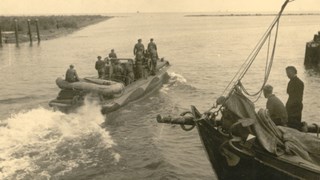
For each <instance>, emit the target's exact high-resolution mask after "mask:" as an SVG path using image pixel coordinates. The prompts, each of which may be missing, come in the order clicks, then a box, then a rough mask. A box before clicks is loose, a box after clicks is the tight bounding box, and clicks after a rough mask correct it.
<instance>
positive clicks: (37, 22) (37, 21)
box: [36, 19, 40, 44]
mask: <svg viewBox="0 0 320 180" xmlns="http://www.w3.org/2000/svg"><path fill="white" fill-rule="evenodd" d="M36 27H37V37H38V44H40V32H39V20H38V19H36Z"/></svg>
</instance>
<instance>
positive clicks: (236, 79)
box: [222, 0, 294, 96]
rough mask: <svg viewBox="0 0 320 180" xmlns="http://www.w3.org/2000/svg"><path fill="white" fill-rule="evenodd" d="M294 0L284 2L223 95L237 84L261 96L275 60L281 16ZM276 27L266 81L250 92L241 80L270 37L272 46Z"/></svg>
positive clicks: (231, 90)
mask: <svg viewBox="0 0 320 180" xmlns="http://www.w3.org/2000/svg"><path fill="white" fill-rule="evenodd" d="M292 1H294V0H286V1H285V2H284V4H283V5H282V7H281V9H280V11H279V13H278V14H277V16H276V17H275V19H274V20H273V21H272V23H271V25H270V26H269V27H268V29H267V31H266V32H265V33H264V34H263V36H262V37H261V39H260V40H259V41H258V43H257V45H256V46H255V48H254V49H253V50H252V52H251V53H250V55H249V56H248V57H247V59H246V61H245V62H244V63H243V64H242V66H241V67H240V68H239V70H238V72H237V73H236V74H235V76H234V77H233V78H232V80H231V81H230V83H229V84H228V85H227V87H226V88H225V90H224V91H223V93H222V95H224V94H225V93H226V91H227V89H228V88H229V87H230V86H231V85H232V84H233V85H232V88H231V89H230V91H229V93H231V92H233V90H234V89H235V87H236V86H239V87H240V88H241V90H243V92H244V93H245V94H246V95H248V96H257V95H259V96H260V94H261V92H262V89H263V87H264V85H265V84H266V82H267V80H268V77H269V75H270V72H271V67H272V62H273V59H274V55H275V48H276V43H277V37H278V28H279V20H280V17H281V15H282V13H283V11H284V9H285V7H286V6H287V4H288V3H289V2H292ZM275 27H276V33H275V35H274V43H273V47H272V51H271V55H270V58H269V56H268V57H267V63H266V69H265V78H264V82H263V83H262V86H261V88H260V89H259V90H258V92H256V93H252V94H250V93H249V92H248V91H247V90H246V89H245V87H244V86H243V85H242V84H241V80H242V78H243V77H244V76H245V75H246V73H247V71H248V70H249V69H250V67H251V65H252V63H253V62H254V60H255V58H256V57H257V55H258V54H259V52H260V50H261V49H262V47H263V45H264V44H265V43H266V42H267V40H268V39H269V40H268V42H269V43H268V46H270V39H271V34H272V30H274V28H275ZM268 55H269V49H268Z"/></svg>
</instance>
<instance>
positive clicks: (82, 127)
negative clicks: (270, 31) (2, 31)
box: [0, 13, 320, 179]
mask: <svg viewBox="0 0 320 180" xmlns="http://www.w3.org/2000/svg"><path fill="white" fill-rule="evenodd" d="M185 15H187V14H183V13H172V14H164V13H163V14H143V13H140V14H121V15H119V16H116V17H115V18H112V19H109V20H107V21H104V22H101V23H99V24H95V25H92V26H89V27H86V28H83V29H81V30H79V31H77V32H74V33H73V34H70V35H67V36H65V37H61V38H58V39H53V40H47V41H42V42H41V44H40V45H37V44H34V45H33V46H32V47H30V46H29V44H28V43H25V44H20V47H19V48H17V47H15V45H12V44H11V45H7V44H5V45H4V46H3V47H2V48H1V49H0V69H1V71H0V82H1V88H0V120H1V124H2V125H1V126H0V179H216V177H215V174H214V172H213V171H212V169H211V166H210V164H209V162H208V161H207V157H206V154H205V152H204V149H203V147H202V145H201V142H200V139H199V136H198V134H197V131H196V130H193V131H190V132H185V131H183V130H181V128H180V127H179V126H172V125H163V124H157V123H156V121H155V117H156V115H157V114H162V115H169V114H170V115H173V116H174V115H178V114H179V113H180V112H182V111H184V110H187V109H188V108H189V107H190V105H195V106H197V107H198V109H199V110H200V111H202V112H203V111H205V110H206V109H208V108H210V107H211V105H212V104H213V102H215V99H217V98H218V97H219V96H220V95H221V94H222V92H223V90H224V88H225V87H226V85H227V84H228V83H229V81H230V80H231V79H232V77H233V76H234V74H235V73H236V72H237V70H238V69H239V67H240V66H241V65H242V63H243V62H244V61H245V60H246V58H247V56H248V55H249V54H250V52H251V50H252V49H253V48H254V46H255V45H256V43H257V42H258V40H259V39H260V37H261V36H262V34H263V33H264V32H265V30H266V29H267V27H268V26H269V24H270V23H271V21H272V20H273V17H271V16H256V17H254V16H252V17H245V16H243V17H239V16H238V17H236V16H235V17H185ZM318 22H319V16H284V17H282V20H281V23H280V29H279V38H278V45H277V48H276V55H275V61H274V63H273V69H272V71H271V75H270V78H269V81H268V83H269V84H271V85H273V86H274V93H275V94H276V95H277V96H278V97H279V98H280V99H281V100H282V101H283V102H286V99H287V95H286V86H287V83H288V78H287V77H286V74H285V67H286V66H288V65H294V66H296V68H297V69H298V76H299V77H300V78H301V79H302V80H303V81H304V83H305V93H304V110H303V119H304V120H305V121H307V122H310V123H312V122H318V123H319V122H320V120H319V118H318V116H317V115H318V112H319V109H320V103H319V101H318V100H319V99H320V93H319V89H320V75H319V73H317V72H316V71H313V70H305V68H304V66H303V61H304V52H305V44H306V42H307V41H310V40H311V39H312V38H313V34H315V33H317V32H318V30H319V29H320V27H319V23H318ZM151 37H152V38H154V39H155V42H156V43H157V46H158V49H159V50H158V51H159V55H160V56H161V57H165V59H167V60H169V61H170V63H171V64H172V67H171V68H170V70H169V74H170V80H169V82H168V83H167V84H165V85H164V86H163V87H162V88H161V89H160V90H159V91H157V92H155V93H153V94H151V95H149V96H147V97H146V98H144V99H142V100H139V101H137V102H135V103H131V104H129V105H127V106H126V107H124V108H122V109H120V110H119V111H117V112H116V113H115V114H113V116H112V117H108V116H107V117H106V118H105V117H103V116H102V115H100V113H99V107H98V106H97V105H96V104H95V103H94V102H88V103H87V104H86V105H85V106H84V107H83V108H81V109H79V111H78V112H77V113H73V114H68V115H66V114H63V113H60V112H54V111H53V110H51V109H50V108H49V107H48V101H50V100H51V99H53V98H55V97H56V95H57V93H58V91H59V88H58V87H57V86H56V84H55V79H56V78H57V77H58V76H63V75H64V73H65V71H66V69H67V68H68V66H69V64H71V63H73V64H74V65H75V67H76V69H77V71H78V74H79V75H80V76H81V77H85V76H92V75H96V71H95V69H94V63H95V61H96V57H97V56H98V55H101V56H106V55H107V53H109V51H110V49H112V48H114V49H115V51H116V53H117V55H118V57H132V56H133V55H132V51H133V46H134V44H135V43H136V41H137V39H138V38H142V39H143V43H144V44H145V46H146V45H147V43H148V40H149V38H151ZM265 58H266V55H265V54H264V55H262V56H261V57H260V56H259V57H258V58H257V60H256V62H255V63H254V64H253V67H252V70H250V71H249V72H248V73H247V75H246V76H245V78H244V79H243V84H244V85H245V86H246V87H247V88H248V89H249V90H250V91H252V92H254V91H257V90H258V89H259V86H261V83H262V80H263V78H264V65H265ZM265 103H266V99H265V98H263V97H262V98H260V99H259V100H258V101H257V102H256V108H263V107H264V106H265ZM104 121H106V126H104V127H101V126H100V125H101V124H102V123H103V122H104Z"/></svg>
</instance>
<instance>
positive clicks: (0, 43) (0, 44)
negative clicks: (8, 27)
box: [0, 26, 2, 47]
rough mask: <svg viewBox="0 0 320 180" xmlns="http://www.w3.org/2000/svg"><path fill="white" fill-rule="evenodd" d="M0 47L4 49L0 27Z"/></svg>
mask: <svg viewBox="0 0 320 180" xmlns="http://www.w3.org/2000/svg"><path fill="white" fill-rule="evenodd" d="M0 47H2V28H1V26H0Z"/></svg>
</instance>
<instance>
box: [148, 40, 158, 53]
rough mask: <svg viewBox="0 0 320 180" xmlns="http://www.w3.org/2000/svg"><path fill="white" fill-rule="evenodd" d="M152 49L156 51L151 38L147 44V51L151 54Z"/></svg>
mask: <svg viewBox="0 0 320 180" xmlns="http://www.w3.org/2000/svg"><path fill="white" fill-rule="evenodd" d="M152 49H154V50H156V51H157V45H156V43H154V42H153V38H151V39H150V42H149V44H148V51H149V52H151V50H152Z"/></svg>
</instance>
